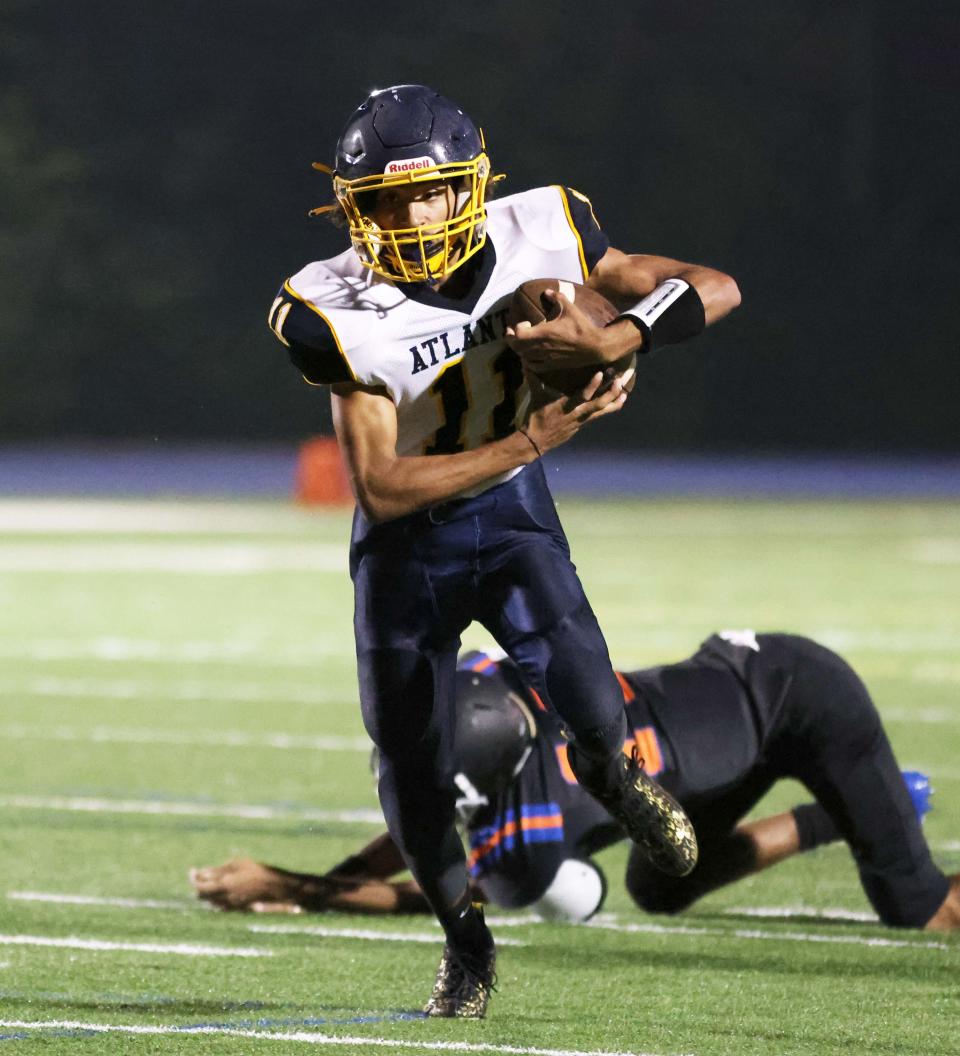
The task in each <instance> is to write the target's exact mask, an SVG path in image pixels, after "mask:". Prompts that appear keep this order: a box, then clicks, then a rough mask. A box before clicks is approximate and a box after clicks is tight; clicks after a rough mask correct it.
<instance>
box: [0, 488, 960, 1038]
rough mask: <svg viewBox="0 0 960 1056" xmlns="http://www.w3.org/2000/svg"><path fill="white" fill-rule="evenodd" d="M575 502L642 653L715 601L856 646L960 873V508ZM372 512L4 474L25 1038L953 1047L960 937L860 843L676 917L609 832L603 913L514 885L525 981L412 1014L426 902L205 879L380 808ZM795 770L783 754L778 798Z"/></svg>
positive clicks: (7, 882)
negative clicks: (23, 495)
mask: <svg viewBox="0 0 960 1056" xmlns="http://www.w3.org/2000/svg"><path fill="white" fill-rule="evenodd" d="M561 514H562V516H563V517H564V519H565V521H566V523H567V526H568V529H569V533H570V536H571V540H572V543H573V550H574V556H575V557H576V558H577V560H578V563H579V567H580V570H581V573H582V576H583V579H584V581H585V584H586V586H587V590H588V593H589V595H590V596H591V599H592V600H593V602H594V606H595V608H596V609H597V611H598V615H599V617H600V621H601V623H602V625H603V626H604V628H605V630H606V632H607V635H608V640H609V642H610V646H611V651H612V653H613V656H614V659H615V661H616V662H617V663H618V664H619V665H620V666H640V665H642V664H645V663H652V662H660V661H667V660H672V659H679V658H680V657H682V656H684V655H686V654H687V653H688V652H690V651H691V650H692V649H693V648H694V647H695V646H696V645H697V643H698V642H699V641H700V640H701V638H703V637H704V636H705V635H707V634H708V633H709V632H710V631H712V630H714V629H717V628H721V627H744V626H749V627H754V628H757V629H767V630H774V629H789V630H794V631H799V632H803V633H806V634H811V635H814V636H817V637H820V638H822V639H823V640H824V641H826V642H827V644H830V645H832V646H834V647H835V648H838V649H840V650H842V651H843V652H844V653H845V654H846V655H847V657H848V658H849V659H850V660H851V661H852V662H853V663H854V664H855V666H857V668H858V669H859V670H860V672H861V673H862V675H863V676H864V678H865V679H866V681H867V683H868V685H869V686H870V687H871V688H872V690H873V691H874V695H875V697H876V699H877V702H878V704H879V706H880V709H881V711H882V713H883V715H884V717H885V719H886V721H887V726H888V729H889V731H890V734H891V738H892V740H893V743H894V747H895V748H896V749H897V751H898V755H899V757H900V760H901V763H902V764H903V765H904V766H905V767H906V766H913V767H918V768H921V769H924V770H926V771H927V772H928V773H930V774H931V775H932V777H933V780H934V784H935V786H936V789H937V794H936V796H935V799H934V811H933V813H932V814H931V815H930V816H929V818H928V819H927V825H926V828H927V833H928V837H929V839H930V840H931V842H932V844H933V846H934V849H935V854H936V857H937V858H938V860H939V861H940V862H941V863H942V865H943V866H944V867H945V868H946V869H947V870H948V871H952V872H956V871H960V758H958V757H960V701H958V699H957V697H958V691H960V507H958V506H956V505H947V504H940V505H923V504H912V505H897V504H858V503H845V504H815V503H808V504H773V503H730V502H726V503H722V502H717V503H714V502H663V503H648V504H643V503H628V502H622V503H611V504H599V503H595V504H592V505H587V504H581V503H576V502H569V501H568V502H563V503H561ZM348 522H349V518H348V516H347V515H346V514H344V513H334V514H325V513H308V512H306V511H303V510H298V509H295V508H292V507H286V506H280V505H269V504H264V505H249V504H248V505H233V504H227V503H224V504H196V503H187V502H182V503H173V502H168V503H157V504H144V503H113V504H92V503H91V504H81V503H61V502H53V501H51V502H13V501H5V502H2V503H0V599H2V605H0V621H2V625H3V626H2V635H0V665H2V666H0V692H2V701H3V707H2V710H0V735H2V739H0V861H2V886H0V1056H3V1054H4V1053H5V1052H6V1051H8V1050H9V1052H10V1053H11V1054H12V1053H19V1052H34V1051H36V1052H41V1051H42V1052H65V1053H77V1054H80V1053H88V1052H90V1053H93V1052H95V1053H98V1054H99V1053H107V1054H110V1053H132V1054H140V1053H181V1052H182V1053H244V1054H246V1053H260V1052H263V1053H272V1052H279V1051H291V1052H293V1051H302V1050H306V1051H309V1049H308V1048H307V1046H308V1045H310V1044H320V1045H323V1046H324V1047H325V1048H326V1049H327V1050H329V1051H331V1052H356V1053H359V1052H373V1053H384V1054H388V1053H428V1052H432V1051H440V1052H443V1051H450V1050H452V1051H455V1052H484V1053H488V1052H489V1053H496V1052H504V1053H506V1052H509V1053H517V1054H524V1053H529V1054H534V1053H543V1052H547V1051H549V1052H559V1053H565V1054H569V1053H599V1052H608V1053H609V1052H618V1053H631V1054H639V1053H651V1054H657V1056H673V1054H681V1053H695V1054H697V1056H730V1054H735V1056H781V1054H787V1053H789V1054H804V1056H806V1054H819V1053H843V1054H856V1053H871V1054H874V1056H883V1054H897V1056H911V1054H916V1056H941V1054H943V1056H945V1054H948V1053H951V1054H956V1053H958V1052H960V937H957V938H953V937H949V938H946V939H944V938H942V937H936V936H931V935H928V934H925V933H922V932H893V931H889V930H886V929H884V928H882V927H879V926H878V925H876V924H874V923H871V922H870V921H869V920H862V919H858V918H857V914H861V915H862V914H865V913H866V912H867V911H868V910H869V906H868V905H867V903H866V901H865V899H864V897H863V895H862V893H861V891H860V888H859V885H858V883H857V879H856V874H855V872H854V870H853V868H852V865H851V862H850V859H849V856H848V855H847V853H846V851H845V849H844V848H843V847H836V846H835V847H831V848H828V849H825V850H822V851H820V852H816V853H814V854H811V855H808V856H805V857H804V858H801V859H796V860H794V861H791V862H788V863H786V864H784V865H782V866H780V867H778V868H777V869H775V870H773V871H771V872H770V873H768V874H766V875H763V876H759V877H755V878H752V879H751V880H750V881H748V882H744V883H741V884H738V885H736V886H733V887H730V888H728V889H726V890H725V891H723V892H721V893H718V894H716V895H714V896H713V897H711V898H709V899H707V900H704V901H703V902H702V903H700V904H699V905H698V906H697V907H696V908H695V909H694V910H693V911H691V912H689V913H687V914H685V915H684V916H682V917H677V918H667V917H643V916H642V915H640V914H639V913H638V912H636V911H634V910H633V909H632V908H631V905H630V904H629V902H628V899H627V897H626V895H625V894H624V892H623V889H622V883H621V882H620V876H621V875H622V867H623V865H624V863H625V860H626V855H625V852H624V850H623V848H614V849H612V850H611V851H609V852H606V853H605V854H604V855H603V856H602V863H603V865H604V866H605V868H606V870H607V873H608V876H609V877H610V878H611V881H612V890H611V895H610V898H609V901H608V903H607V906H606V910H607V913H606V915H605V916H604V917H603V918H602V919H601V920H600V921H599V923H598V924H597V925H596V926H587V927H579V928H574V927H569V926H561V925H546V924H537V923H531V922H525V920H526V918H524V917H514V918H513V919H512V920H511V919H510V918H509V917H508V916H506V915H503V914H495V919H496V920H498V921H502V923H501V924H500V925H499V926H498V927H497V928H496V931H497V934H498V936H499V937H500V938H501V940H504V944H503V945H502V947H501V951H500V963H499V975H500V992H499V993H498V994H497V995H496V996H495V999H494V1002H493V1004H492V1005H491V1014H490V1018H489V1019H488V1020H487V1021H485V1022H482V1023H476V1022H468V1023H449V1022H436V1021H426V1020H423V1019H421V1018H419V1017H417V1016H416V1015H415V1012H416V1010H417V1009H418V1008H419V1006H420V1005H421V1004H422V1003H423V1001H424V999H425V997H426V996H427V994H428V992H429V989H430V986H431V984H432V978H433V972H434V969H435V966H436V962H437V959H438V956H439V949H440V943H439V939H438V935H439V932H438V931H437V930H436V929H435V928H434V927H433V926H432V925H431V924H430V922H429V921H428V920H427V919H426V918H420V919H416V918H394V919H382V920H375V919H363V920H361V919H358V918H349V917H346V916H338V915H324V916H318V917H314V918H310V919H308V918H305V917H292V918H291V917H285V918H276V917H248V916H232V917H231V916H226V915H222V914H218V913H215V912H212V911H208V910H205V909H204V908H201V906H199V905H198V904H195V903H193V902H192V901H191V898H190V895H189V890H188V886H187V880H186V874H187V869H188V868H189V867H190V866H191V865H200V864H211V863H217V862H220V861H223V860H225V859H226V858H228V857H230V856H232V855H236V854H240V853H246V854H251V855H253V856H255V857H259V858H262V859H266V860H268V861H274V862H278V863H281V864H284V865H288V866H291V867H294V868H302V869H318V868H323V867H325V866H328V865H330V864H332V863H333V862H334V861H336V860H338V859H339V858H340V857H342V856H343V855H344V854H345V853H346V852H348V851H349V850H350V849H351V848H353V847H354V846H356V845H357V844H358V842H360V841H364V840H366V839H367V838H369V837H370V836H372V835H374V834H375V833H376V832H377V831H378V829H377V825H376V798H375V794H374V790H373V787H372V783H371V779H370V777H369V772H368V768H367V750H366V748H365V746H364V741H363V736H362V732H363V731H362V727H361V724H360V720H359V716H358V709H357V707H356V705H355V702H354V693H355V690H354V678H355V674H354V666H353V658H352V635H351V595H350V587H349V582H348V578H347V574H346V567H345V566H346V541H347V535H348V530H349V523H348ZM486 641H487V639H486V638H485V637H484V635H483V632H482V630H479V629H475V630H473V631H471V635H470V639H469V642H468V644H482V643H485V642H486ZM802 796H803V792H802V790H801V789H799V788H798V787H797V786H792V787H791V786H786V785H784V786H781V787H779V788H778V789H777V790H775V792H774V793H773V794H772V796H771V799H770V800H769V801H768V802H767V803H766V804H765V807H768V808H775V809H782V808H785V807H788V806H791V805H792V804H793V803H795V802H797V801H798V800H799V799H800V797H802ZM761 911H767V912H766V913H765V914H764V915H760V913H761ZM838 911H839V912H840V919H837V916H838ZM776 913H779V915H775V914H776ZM844 913H845V914H846V916H844V915H843V914H844ZM311 928H314V929H317V928H319V929H321V931H316V930H314V931H311ZM358 929H359V930H361V931H362V932H363V933H365V935H366V936H367V937H361V936H358V935H356V934H351V931H353V932H356V931H357V930H358ZM321 932H322V933H321ZM370 932H373V933H374V936H375V937H376V936H380V938H379V940H376V938H374V939H371V938H370V937H369V935H368V934H367V933H370ZM506 940H509V942H511V943H513V944H514V945H507V944H506ZM118 1027H126V1028H129V1030H128V1032H121V1031H119V1030H117V1029H116V1028H118ZM107 1028H110V1029H109V1030H107ZM338 1038H343V1039H345V1040H343V1041H335V1040H334V1041H331V1039H338Z"/></svg>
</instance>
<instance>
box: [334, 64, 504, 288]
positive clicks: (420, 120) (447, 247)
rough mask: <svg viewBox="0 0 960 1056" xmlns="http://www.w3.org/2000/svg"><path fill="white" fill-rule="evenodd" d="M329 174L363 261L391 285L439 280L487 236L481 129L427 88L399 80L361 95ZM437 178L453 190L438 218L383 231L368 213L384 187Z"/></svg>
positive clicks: (487, 165)
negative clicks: (450, 203)
mask: <svg viewBox="0 0 960 1056" xmlns="http://www.w3.org/2000/svg"><path fill="white" fill-rule="evenodd" d="M317 167H318V168H323V169H326V166H321V165H319V164H318V165H317ZM328 171H329V170H328ZM332 175H333V189H334V193H335V194H336V196H337V200H338V201H339V203H340V206H341V208H342V209H343V211H344V213H345V214H346V217H347V221H348V224H349V227H350V240H351V242H352V243H353V247H354V249H355V250H356V252H357V254H358V256H359V258H360V261H361V263H362V264H363V265H364V267H367V268H370V269H371V271H374V272H376V273H377V274H378V275H382V276H384V277H385V278H388V279H391V280H393V281H394V282H423V281H427V282H436V281H440V280H442V279H444V278H446V277H447V276H448V275H449V274H450V273H451V272H452V271H454V270H455V269H456V268H458V267H460V265H461V264H463V263H465V262H466V261H467V260H469V259H470V257H472V256H473V255H474V254H475V253H477V252H479V250H480V249H481V248H482V247H483V245H484V242H485V241H486V218H487V213H486V208H485V205H484V200H485V198H486V188H487V182H488V180H489V178H490V159H489V158H488V157H487V155H486V153H485V151H484V142H483V133H482V132H481V131H480V129H479V128H478V127H477V126H476V125H475V124H474V123H473V121H471V120H470V118H469V117H468V116H467V115H466V114H465V113H464V112H463V110H461V109H460V107H458V106H457V105H456V104H455V103H452V102H451V101H450V100H449V99H446V98H445V97H444V96H442V95H440V93H439V92H436V91H434V90H433V89H432V88H427V87H425V86H424V85H422V84H399V85H396V86H395V87H393V88H384V89H382V90H380V91H376V92H374V93H373V94H372V95H370V96H369V98H367V99H365V100H364V101H363V103H361V104H360V106H359V107H358V108H357V110H355V111H354V113H353V114H352V115H351V116H350V119H349V120H348V121H347V124H346V127H345V128H344V130H343V133H342V135H341V136H340V140H339V142H338V143H337V150H336V161H335V165H334V168H333V172H332ZM440 180H443V181H448V182H449V183H450V185H451V186H452V188H453V192H454V194H453V206H452V208H451V215H450V216H449V217H448V218H447V219H446V220H445V221H443V222H442V223H436V224H431V225H430V226H429V227H406V228H384V227H381V226H380V225H378V224H377V222H376V221H375V219H374V218H373V216H372V215H371V214H372V213H374V212H375V209H376V198H377V192H378V191H380V190H381V189H382V188H384V187H394V186H396V185H398V184H417V183H435V182H436V181H440Z"/></svg>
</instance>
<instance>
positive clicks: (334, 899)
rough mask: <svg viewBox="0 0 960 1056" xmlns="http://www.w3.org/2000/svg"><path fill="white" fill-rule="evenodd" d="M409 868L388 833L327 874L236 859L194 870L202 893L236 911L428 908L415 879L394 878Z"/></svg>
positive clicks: (194, 879) (193, 881) (202, 896)
mask: <svg viewBox="0 0 960 1056" xmlns="http://www.w3.org/2000/svg"><path fill="white" fill-rule="evenodd" d="M404 868H405V864H404V861H403V858H402V857H401V855H400V852H399V850H398V849H397V845H396V844H395V843H394V842H393V840H392V839H391V837H390V834H389V833H386V832H385V833H382V834H381V835H380V836H377V837H376V838H375V839H373V840H371V842H370V843H368V844H367V845H366V846H365V847H364V848H362V849H361V850H360V851H358V852H357V853H356V854H354V855H351V856H350V857H349V858H346V859H344V861H342V862H340V864H339V865H336V866H334V867H333V868H332V869H331V870H329V872H327V873H324V874H323V875H317V874H315V873H297V872H293V871H291V870H288V869H281V868H280V867H279V866H275V865H266V864H264V863H263V862H255V861H254V860H253V859H251V858H235V859H233V860H232V861H230V862H227V863H225V864H224V865H218V866H205V867H204V868H201V869H191V870H190V882H191V884H192V885H193V888H194V891H195V892H196V895H197V898H200V899H203V900H204V901H206V902H209V903H210V904H211V905H213V906H216V907H217V908H218V909H224V910H233V911H237V912H253V913H302V912H321V911H323V910H330V911H334V912H341V913H429V912H430V906H429V905H428V903H427V900H426V899H425V898H424V897H423V895H422V894H421V892H420V888H419V887H418V886H417V884H416V883H415V882H414V881H412V880H401V881H395V882H390V881H389V879H388V878H389V877H391V876H394V875H396V874H397V873H399V872H402V870H403V869H404Z"/></svg>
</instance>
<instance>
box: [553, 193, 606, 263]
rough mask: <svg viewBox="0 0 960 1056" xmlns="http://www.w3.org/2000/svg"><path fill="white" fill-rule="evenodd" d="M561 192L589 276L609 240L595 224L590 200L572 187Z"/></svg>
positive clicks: (604, 251) (595, 220)
mask: <svg viewBox="0 0 960 1056" xmlns="http://www.w3.org/2000/svg"><path fill="white" fill-rule="evenodd" d="M562 191H563V197H564V200H565V202H566V206H567V215H568V216H569V218H570V224H571V226H572V227H573V229H574V232H575V233H576V235H577V238H579V239H580V245H581V247H582V248H583V259H584V260H585V261H586V265H587V274H588V275H589V274H590V272H591V271H593V269H594V268H595V267H596V266H597V262H598V261H599V260H600V258H601V257H602V256H603V255H604V253H606V252H607V250H608V249H609V248H610V239H609V238H607V236H606V235H605V234H604V233H603V229H602V228H601V227H600V224H599V223H598V222H597V218H596V216H594V213H593V206H592V205H591V204H590V199H589V198H588V197H587V196H586V195H585V194H581V193H580V192H579V191H575V190H574V189H573V188H572V187H564V188H562Z"/></svg>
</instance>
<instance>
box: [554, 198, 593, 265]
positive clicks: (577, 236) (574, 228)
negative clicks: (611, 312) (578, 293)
mask: <svg viewBox="0 0 960 1056" xmlns="http://www.w3.org/2000/svg"><path fill="white" fill-rule="evenodd" d="M554 186H555V187H556V188H557V190H558V191H559V192H560V200H561V201H562V202H563V211H564V213H565V214H566V217H567V223H568V224H569V225H570V230H571V231H572V232H573V236H574V238H575V239H576V240H577V254H578V255H579V257H580V267H581V268H582V270H583V278H584V281H586V279H587V276H588V275H589V274H590V269H589V268H588V267H587V258H586V257H585V256H584V254H583V239H582V238H581V237H580V232H579V231H578V230H577V225H576V224H575V223H574V222H573V217H572V216H571V215H570V202H569V201H568V200H567V192H566V190H565V189H564V188H563V187H561V186H560V184H559V183H555V184H554Z"/></svg>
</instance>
